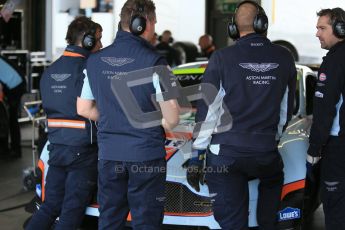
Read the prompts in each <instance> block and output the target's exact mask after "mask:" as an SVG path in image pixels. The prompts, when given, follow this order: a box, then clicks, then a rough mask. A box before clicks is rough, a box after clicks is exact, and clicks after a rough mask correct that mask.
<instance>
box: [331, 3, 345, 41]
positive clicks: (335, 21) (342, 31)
mask: <svg viewBox="0 0 345 230" xmlns="http://www.w3.org/2000/svg"><path fill="white" fill-rule="evenodd" d="M332 14H333V15H332V28H333V34H334V35H335V36H336V37H337V38H340V39H344V38H345V21H344V20H345V11H343V10H342V9H341V8H334V9H332Z"/></svg>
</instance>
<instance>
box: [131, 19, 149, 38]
mask: <svg viewBox="0 0 345 230" xmlns="http://www.w3.org/2000/svg"><path fill="white" fill-rule="evenodd" d="M145 29H146V19H145V18H144V17H143V16H140V15H135V16H133V17H132V19H131V24H130V26H129V30H130V31H131V33H132V34H134V35H136V36H139V35H141V34H143V33H144V31H145Z"/></svg>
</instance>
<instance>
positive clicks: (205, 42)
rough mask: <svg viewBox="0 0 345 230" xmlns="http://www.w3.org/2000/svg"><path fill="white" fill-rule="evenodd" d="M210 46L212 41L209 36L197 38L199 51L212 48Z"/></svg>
mask: <svg viewBox="0 0 345 230" xmlns="http://www.w3.org/2000/svg"><path fill="white" fill-rule="evenodd" d="M212 44H213V39H212V37H211V35H208V34H204V35H202V36H201V37H200V38H199V46H200V47H201V49H206V48H208V47H210V46H212Z"/></svg>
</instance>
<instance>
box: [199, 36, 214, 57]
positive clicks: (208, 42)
mask: <svg viewBox="0 0 345 230" xmlns="http://www.w3.org/2000/svg"><path fill="white" fill-rule="evenodd" d="M199 46H200V49H201V54H200V57H206V58H207V59H210V57H211V55H212V53H213V52H214V51H215V50H216V47H215V45H214V44H213V38H212V36H211V35H209V34H204V35H202V36H201V37H200V38H199Z"/></svg>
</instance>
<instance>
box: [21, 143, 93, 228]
mask: <svg viewBox="0 0 345 230" xmlns="http://www.w3.org/2000/svg"><path fill="white" fill-rule="evenodd" d="M48 150H49V151H50V152H49V169H48V173H47V177H46V186H45V188H46V190H45V200H44V202H43V204H42V205H41V207H40V209H39V210H38V211H37V212H36V213H35V214H34V215H33V217H32V219H31V220H30V222H29V224H28V226H27V227H26V230H37V229H40V230H45V229H47V230H49V229H51V226H52V225H53V224H54V222H55V220H56V218H57V217H59V221H58V222H57V224H56V226H55V230H60V229H61V230H75V229H77V228H78V227H79V225H80V224H81V221H82V219H83V217H84V213H85V208H86V206H87V205H88V204H89V202H90V199H91V195H92V193H93V192H94V191H95V189H96V185H97V148H96V147H84V148H82V147H73V146H63V145H49V146H48Z"/></svg>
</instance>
